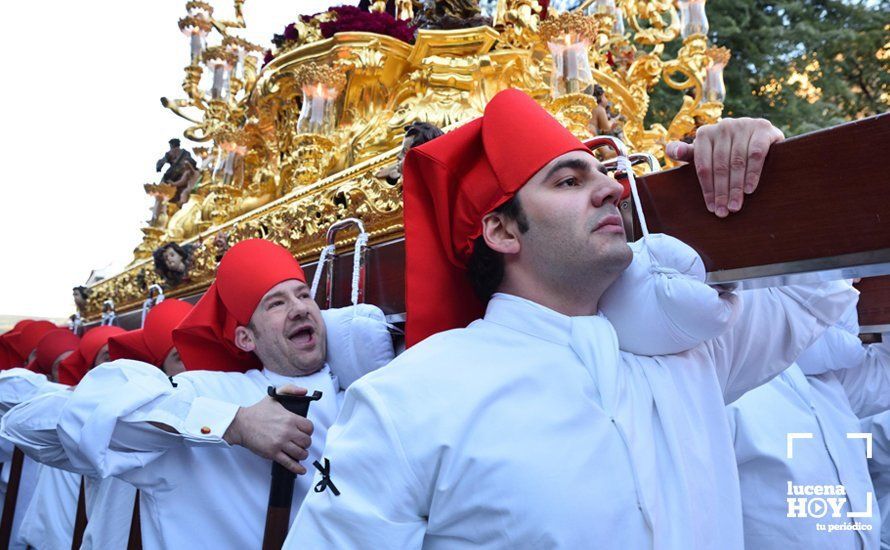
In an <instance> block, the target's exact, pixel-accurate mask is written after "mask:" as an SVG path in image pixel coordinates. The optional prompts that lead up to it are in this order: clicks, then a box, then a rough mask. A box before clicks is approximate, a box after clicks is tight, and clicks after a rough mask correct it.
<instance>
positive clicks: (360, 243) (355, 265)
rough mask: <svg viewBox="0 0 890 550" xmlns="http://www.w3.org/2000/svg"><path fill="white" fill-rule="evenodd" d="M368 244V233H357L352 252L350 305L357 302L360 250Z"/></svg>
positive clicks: (360, 260) (360, 261)
mask: <svg viewBox="0 0 890 550" xmlns="http://www.w3.org/2000/svg"><path fill="white" fill-rule="evenodd" d="M367 245H368V234H367V233H364V232H362V233H359V234H358V237H357V238H356V239H355V250H354V252H353V253H352V295H351V296H350V298H351V299H352V305H357V304H358V287H359V277H360V276H361V263H362V250H363V249H364V248H365V247H366V246H367Z"/></svg>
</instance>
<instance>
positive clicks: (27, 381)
mask: <svg viewBox="0 0 890 550" xmlns="http://www.w3.org/2000/svg"><path fill="white" fill-rule="evenodd" d="M25 324H26V325H27V324H29V323H25ZM16 326H17V327H21V323H19V324H18V325H16ZM78 341H79V338H78V337H77V336H75V335H73V334H72V333H71V332H70V331H67V330H63V329H55V330H51V331H49V332H47V333H46V334H45V335H44V337H43V338H42V339H41V340H40V343H38V345H37V353H36V356H35V359H34V360H33V361H32V362H31V363H29V365H28V368H27V369H24V368H11V369H7V370H3V371H2V372H0V416H2V415H3V414H5V413H6V412H7V411H8V410H9V409H10V408H12V407H13V406H15V405H17V404H18V403H21V402H22V401H25V400H27V399H30V398H31V397H33V396H34V395H37V394H39V393H43V392H47V391H55V390H56V389H58V388H60V387H61V386H58V385H56V384H52V383H51V382H52V381H53V380H54V378H53V377H51V376H50V373H52V371H53V369H54V368H58V363H59V362H60V361H61V360H62V359H64V358H65V357H67V356H68V355H70V354H71V352H72V351H73V350H74V349H75V348H76V347H77V345H78ZM16 356H17V354H16ZM13 451H14V445H13V444H12V443H10V442H9V441H6V440H2V441H0V462H2V463H3V472H2V474H3V475H2V478H3V482H2V487H0V511H2V509H3V506H4V503H5V500H6V483H7V481H8V479H9V474H10V469H11V461H12V455H13ZM36 482H37V467H36V465H35V464H33V463H31V461H28V460H26V461H24V462H23V464H22V474H21V476H20V484H22V485H24V486H26V487H33V486H34V485H35V484H36ZM0 513H2V512H0Z"/></svg>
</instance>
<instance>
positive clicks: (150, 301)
mask: <svg viewBox="0 0 890 550" xmlns="http://www.w3.org/2000/svg"><path fill="white" fill-rule="evenodd" d="M153 289H157V290H158V296H157V297H156V298H152V297H151V291H152V290H153ZM163 301H164V291H163V290H162V289H161V287H160V286H158V285H151V286H150V287H148V298H147V299H146V300H145V301H144V302H142V324H141V325H139V326H140V327H144V326H145V317H146V316H148V312H149V311H151V308H153V307H155V306H156V305H158V304H160V303H161V302H163Z"/></svg>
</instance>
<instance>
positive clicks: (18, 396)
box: [0, 368, 70, 548]
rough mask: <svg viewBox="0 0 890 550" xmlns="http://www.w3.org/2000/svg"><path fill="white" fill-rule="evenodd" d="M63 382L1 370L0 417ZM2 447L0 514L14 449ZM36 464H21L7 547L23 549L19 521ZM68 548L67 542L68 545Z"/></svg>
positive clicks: (21, 371)
mask: <svg viewBox="0 0 890 550" xmlns="http://www.w3.org/2000/svg"><path fill="white" fill-rule="evenodd" d="M66 387H67V386H65V385H63V384H56V383H55V382H50V381H49V379H47V377H46V376H44V375H43V374H39V373H36V372H33V371H30V370H28V369H24V368H14V369H8V370H5V371H0V416H3V415H5V414H6V413H7V412H8V411H9V410H10V409H11V408H12V407H14V406H16V405H18V404H19V403H22V402H24V401H27V400H29V399H31V398H32V397H34V396H37V395H40V394H43V393H48V392H54V391H58V390H59V389H62V388H66ZM0 449H2V456H0V459H2V461H3V476H2V477H3V481H4V483H3V484H4V487H3V501H2V502H0V513H2V509H3V504H5V502H6V500H5V499H6V483H7V482H8V480H9V473H10V469H11V467H12V452H13V448H12V447H11V446H9V445H0ZM38 467H39V465H38V464H37V463H35V462H34V461H33V460H31V459H30V458H29V457H27V456H26V457H25V460H24V462H23V463H22V476H21V479H20V481H19V491H18V497H17V500H16V505H15V516H13V526H12V535H11V538H10V548H25V546H24V544H22V543H20V542H19V539H20V536H19V529H20V528H21V524H22V520H23V518H24V517H25V511H26V510H27V509H28V507H29V506H30V504H31V498H32V496H33V494H34V488H35V486H36V485H37V473H38ZM69 548H70V544H69Z"/></svg>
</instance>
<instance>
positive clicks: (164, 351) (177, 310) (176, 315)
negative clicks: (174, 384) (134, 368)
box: [108, 298, 192, 376]
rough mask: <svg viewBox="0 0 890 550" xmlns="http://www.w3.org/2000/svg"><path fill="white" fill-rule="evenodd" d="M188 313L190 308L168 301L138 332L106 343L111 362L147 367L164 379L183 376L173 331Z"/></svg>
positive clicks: (153, 313) (158, 306) (182, 366)
mask: <svg viewBox="0 0 890 550" xmlns="http://www.w3.org/2000/svg"><path fill="white" fill-rule="evenodd" d="M191 310H192V305H191V304H190V303H188V302H183V301H182V300H176V299H174V298H168V299H166V300H164V301H163V302H161V303H160V304H158V305H156V306H155V307H153V308H151V311H149V312H148V314H147V315H146V316H145V324H144V326H143V327H142V328H141V329H136V330H131V331H130V332H128V333H126V334H121V335H120V336H115V337H114V338H112V339H111V340H109V342H108V352H109V355H110V357H111V360H112V361H114V360H117V359H134V360H137V361H143V362H145V363H151V364H152V365H154V366H156V367H158V368H159V369H161V370H162V371H164V373H165V374H166V375H167V376H175V375H177V374H179V373H181V372H185V365H183V363H182V359H181V358H180V355H179V351H178V350H177V349H176V347H175V346H174V345H173V329H175V328H176V327H177V326H179V324H180V323H181V322H182V320H183V319H185V318H186V316H187V315H188V314H189V312H190V311H191Z"/></svg>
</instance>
